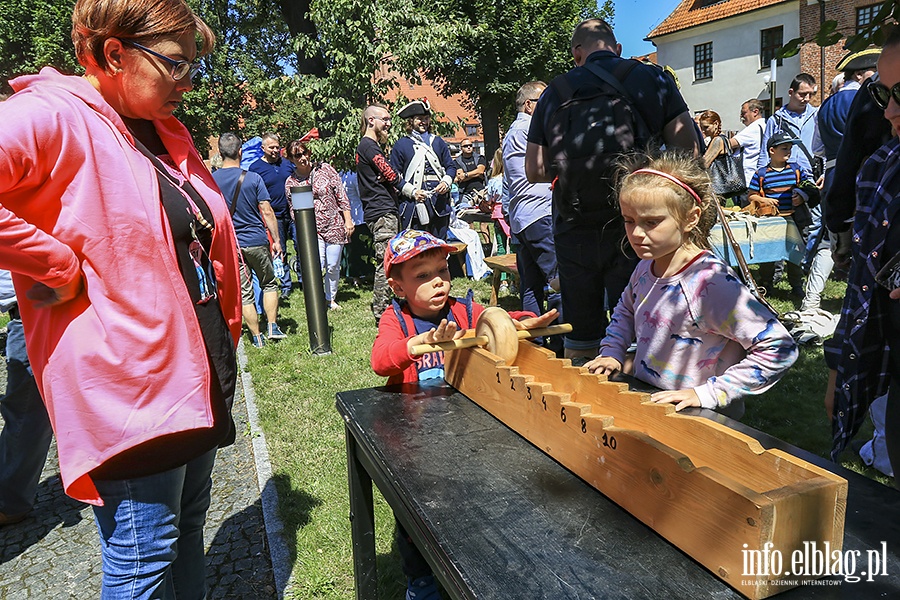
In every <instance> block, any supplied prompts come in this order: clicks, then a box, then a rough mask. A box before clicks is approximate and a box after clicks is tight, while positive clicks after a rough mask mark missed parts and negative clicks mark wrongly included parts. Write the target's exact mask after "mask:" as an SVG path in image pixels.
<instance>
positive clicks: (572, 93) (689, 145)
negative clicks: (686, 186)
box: [525, 19, 700, 358]
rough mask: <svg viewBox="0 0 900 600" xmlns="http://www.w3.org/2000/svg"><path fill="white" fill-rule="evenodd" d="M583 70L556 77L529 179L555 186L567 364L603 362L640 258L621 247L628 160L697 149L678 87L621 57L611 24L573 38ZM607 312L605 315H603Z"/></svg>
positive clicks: (581, 30) (538, 126) (534, 123)
mask: <svg viewBox="0 0 900 600" xmlns="http://www.w3.org/2000/svg"><path fill="white" fill-rule="evenodd" d="M571 49H572V56H573V57H574V59H575V64H576V67H575V68H574V69H572V70H571V71H569V72H568V73H565V74H563V75H560V76H559V77H556V78H555V79H554V80H553V81H552V82H551V83H550V86H549V87H548V89H547V90H546V91H545V92H544V93H543V94H542V95H541V98H540V100H539V101H538V103H537V106H536V108H535V112H534V115H533V118H532V120H531V126H530V129H529V132H528V146H527V150H526V154H525V173H526V175H527V177H528V180H529V181H531V182H532V183H537V182H554V184H553V203H552V205H553V235H554V241H555V245H556V256H557V259H558V268H559V280H560V286H561V292H562V308H563V310H562V312H563V314H564V315H565V318H566V321H568V322H569V323H571V325H572V332H571V333H569V334H568V335H567V336H566V338H565V342H564V344H565V352H566V356H567V357H570V358H579V357H587V358H594V357H595V356H597V348H598V347H599V345H600V340H601V339H602V338H603V336H604V335H605V333H606V326H607V324H608V323H609V319H608V316H607V311H609V310H611V309H612V308H613V307H615V305H616V303H617V302H618V301H619V297H620V296H621V295H622V291H623V290H624V289H625V286H626V285H627V283H628V279H629V277H630V276H631V272H632V271H633V270H634V266H635V265H636V264H637V258H636V257H635V255H634V253H633V252H632V251H631V249H630V248H627V249H626V248H624V247H623V246H627V244H623V243H622V240H623V239H624V238H625V225H624V222H623V220H622V216H621V215H620V214H619V211H618V207H617V203H616V194H615V174H616V165H617V164H618V162H619V161H620V159H621V158H622V156H623V155H625V154H628V153H632V152H639V151H644V150H648V149H649V150H653V149H658V148H659V147H660V145H661V144H665V145H666V147H668V148H670V149H671V148H681V149H684V150H685V151H687V152H689V153H691V154H693V155H694V156H697V155H698V154H699V152H700V141H699V138H698V137H697V133H696V129H695V126H694V123H693V120H692V119H691V115H690V113H689V112H688V108H687V105H686V104H685V102H684V99H683V98H682V97H681V93H680V92H679V91H678V87H677V85H676V83H675V81H674V80H673V79H672V78H671V77H670V76H669V75H668V74H667V73H665V72H664V71H663V70H662V69H660V68H659V67H657V66H655V65H648V64H644V63H641V62H639V61H636V60H626V59H623V58H621V57H620V54H621V53H622V45H621V44H619V43H618V42H616V38H615V35H614V34H613V31H612V28H611V27H610V26H609V24H608V23H606V22H605V21H603V20H602V19H588V20H586V21H583V22H581V23H580V24H579V25H578V26H577V27H576V28H575V32H574V34H573V35H572V48H571ZM598 306H599V307H601V310H599V311H598V310H597V308H598Z"/></svg>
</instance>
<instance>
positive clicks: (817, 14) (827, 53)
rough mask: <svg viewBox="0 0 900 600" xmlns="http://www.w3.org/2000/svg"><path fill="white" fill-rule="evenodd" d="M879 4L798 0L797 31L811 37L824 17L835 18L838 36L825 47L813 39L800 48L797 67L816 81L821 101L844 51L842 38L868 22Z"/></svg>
mask: <svg viewBox="0 0 900 600" xmlns="http://www.w3.org/2000/svg"><path fill="white" fill-rule="evenodd" d="M879 8H881V2H872V0H827V1H824V0H814V1H806V0H801V2H800V35H801V36H802V37H803V38H805V39H812V38H814V37H815V35H816V32H817V31H819V28H820V27H821V24H822V23H824V22H825V21H836V22H837V29H836V31H838V32H839V33H840V34H841V36H842V39H841V41H840V42H838V43H837V44H835V45H833V46H828V47H827V48H820V47H819V46H818V45H816V44H815V43H807V44H804V45H803V46H802V47H801V48H800V70H801V71H804V72H806V73H809V74H811V75H813V76H814V77H815V78H816V81H818V82H819V98H818V100H819V101H818V102H817V104H821V103H822V102H823V101H824V100H825V98H827V97H828V96H829V95H830V94H831V80H832V79H833V78H834V76H835V75H837V73H838V72H837V71H836V70H835V68H834V66H835V65H836V64H837V63H838V61H839V60H840V59H841V57H842V56H844V55H845V54H846V53H847V51H846V50H844V40H845V39H846V38H847V37H848V36H851V35H854V34H856V33H858V32H859V30H860V29H861V28H863V27H864V26H866V25H868V24H869V23H870V22H871V21H872V18H873V17H874V16H875V15H876V14H877V13H878V9H879Z"/></svg>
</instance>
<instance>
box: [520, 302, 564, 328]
mask: <svg viewBox="0 0 900 600" xmlns="http://www.w3.org/2000/svg"><path fill="white" fill-rule="evenodd" d="M558 316H559V311H558V310H556V309H555V308H551V309H550V310H548V311H547V312H545V313H544V314H542V315H541V316H539V317H531V318H528V319H522V320H521V321H516V320H515V319H513V325H515V326H516V329H517V330H520V331H521V330H522V329H537V328H538V327H547V326H548V325H549V324H550V323H552V322H553V321H554V320H555V319H556V318H557V317H558Z"/></svg>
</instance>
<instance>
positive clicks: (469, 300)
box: [450, 289, 475, 329]
mask: <svg viewBox="0 0 900 600" xmlns="http://www.w3.org/2000/svg"><path fill="white" fill-rule="evenodd" d="M474 299H475V292H474V290H472V289H469V292H468V293H467V294H466V297H465V298H460V299H459V302H462V304H463V306H465V307H466V321H467V324H466V326H465V327H464V328H463V329H472V327H474V326H475V323H473V322H472V302H473V301H474ZM450 312H451V313H452V312H453V311H450Z"/></svg>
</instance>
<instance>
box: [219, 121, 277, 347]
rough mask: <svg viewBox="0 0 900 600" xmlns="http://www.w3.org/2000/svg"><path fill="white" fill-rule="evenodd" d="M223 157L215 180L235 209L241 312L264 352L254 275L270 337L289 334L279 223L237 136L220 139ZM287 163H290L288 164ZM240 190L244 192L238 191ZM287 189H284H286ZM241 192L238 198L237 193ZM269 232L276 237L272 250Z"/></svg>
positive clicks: (233, 214) (232, 211)
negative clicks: (282, 325) (279, 265)
mask: <svg viewBox="0 0 900 600" xmlns="http://www.w3.org/2000/svg"><path fill="white" fill-rule="evenodd" d="M219 155H220V156H221V157H222V168H221V169H218V170H216V172H215V173H213V179H215V180H216V183H217V184H218V185H219V189H220V190H222V195H223V196H224V197H225V201H226V202H227V203H228V206H229V207H230V209H231V221H232V222H233V223H234V232H235V234H236V235H237V242H238V247H240V249H241V256H242V258H243V260H242V261H241V304H242V307H241V310H242V312H243V315H244V321H246V322H247V329H249V330H250V335H251V340H252V342H253V345H254V346H256V347H257V348H260V347H262V346H263V345H264V343H265V342H264V339H263V336H262V334H261V333H260V331H259V315H257V314H256V303H255V302H254V298H253V284H252V282H251V278H250V271H251V270H252V271H253V272H254V273H256V278H257V279H258V280H259V287H260V289H261V290H262V292H263V310H264V311H265V313H266V321H267V323H268V337H269V339H272V340H277V339H282V338H284V337H286V336H285V334H284V333H283V332H282V331H281V329H279V328H278V322H277V318H278V281H277V280H276V278H275V270H274V268H273V265H272V253H274V254H275V255H276V256H277V255H279V254H281V240H280V238H279V233H278V222H277V220H276V218H275V212H274V211H273V210H272V206H271V203H270V201H269V192H268V190H267V189H266V185H265V183H264V182H263V180H262V177H260V176H259V175H257V174H256V173H252V172H250V171H244V170H242V169H241V138H239V137H238V136H236V135H235V134H233V133H223V134H222V135H221V136H220V137H219ZM285 162H286V161H285ZM238 186H240V189H238ZM283 187H284V186H282V188H283ZM236 191H237V197H235V192H236ZM267 229H268V233H269V235H270V236H271V237H272V248H271V251H270V249H269V238H268V237H267V236H266V230H267Z"/></svg>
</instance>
